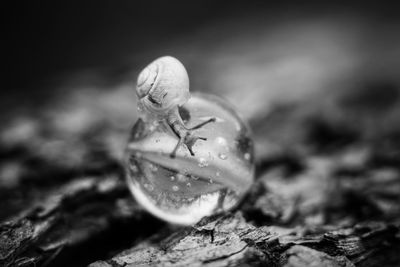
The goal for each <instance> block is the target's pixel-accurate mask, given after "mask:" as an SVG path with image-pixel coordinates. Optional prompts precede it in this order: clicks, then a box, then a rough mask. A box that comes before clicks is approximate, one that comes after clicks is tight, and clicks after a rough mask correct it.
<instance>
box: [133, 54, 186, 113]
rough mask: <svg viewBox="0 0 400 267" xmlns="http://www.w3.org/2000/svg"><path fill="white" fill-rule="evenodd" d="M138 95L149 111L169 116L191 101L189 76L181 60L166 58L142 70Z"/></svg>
mask: <svg viewBox="0 0 400 267" xmlns="http://www.w3.org/2000/svg"><path fill="white" fill-rule="evenodd" d="M136 93H137V95H138V97H139V99H140V102H141V103H142V105H143V106H144V107H146V108H147V110H149V111H150V112H154V113H156V114H159V115H160V114H161V115H163V114H167V113H168V112H169V111H170V110H172V109H174V108H177V107H178V106H181V105H183V104H184V103H186V102H187V101H188V100H189V98H190V93H189V76H188V74H187V72H186V69H185V67H184V66H183V64H182V63H181V62H180V61H179V60H177V59H176V58H174V57H170V56H164V57H161V58H158V59H156V60H154V61H153V62H152V63H150V64H149V65H148V66H147V67H146V68H145V69H144V70H142V72H141V73H140V74H139V76H138V80H137V86H136Z"/></svg>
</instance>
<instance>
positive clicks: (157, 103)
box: [136, 56, 215, 158]
mask: <svg viewBox="0 0 400 267" xmlns="http://www.w3.org/2000/svg"><path fill="white" fill-rule="evenodd" d="M136 94H137V96H138V98H139V105H141V106H142V110H144V112H145V113H147V115H149V113H150V115H153V117H154V116H155V117H156V118H157V119H158V120H160V119H161V120H163V121H164V122H165V123H166V124H167V125H168V126H169V127H170V129H171V130H172V132H173V133H174V134H175V135H176V136H177V138H178V143H177V144H176V146H175V148H174V149H173V151H172V152H171V154H170V156H171V157H172V158H173V157H175V155H176V151H177V150H178V148H179V147H180V146H181V145H182V144H184V145H185V146H186V147H187V148H188V150H189V152H190V154H191V155H192V156H194V155H195V153H194V152H193V145H194V144H195V143H196V141H197V140H204V141H206V140H207V139H206V138H205V137H200V136H197V135H195V134H194V133H193V131H194V130H196V129H199V128H201V127H202V126H204V125H206V124H208V123H210V122H215V118H210V119H209V120H207V121H205V122H202V123H200V124H198V125H196V126H194V127H191V128H187V127H186V126H185V124H184V123H183V120H182V118H181V116H180V114H179V110H178V108H179V107H180V106H182V105H183V104H185V103H186V102H187V101H188V100H189V98H190V93H189V76H188V74H187V71H186V69H185V67H184V66H183V64H182V63H181V62H180V61H179V60H177V59H176V58H173V57H170V56H164V57H161V58H158V59H156V60H154V61H153V62H152V63H150V64H149V65H148V66H147V67H146V68H144V69H143V70H142V71H141V72H140V74H139V76H138V80H137V86H136ZM150 117H152V116H150Z"/></svg>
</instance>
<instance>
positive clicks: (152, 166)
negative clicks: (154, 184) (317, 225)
mask: <svg viewBox="0 0 400 267" xmlns="http://www.w3.org/2000/svg"><path fill="white" fill-rule="evenodd" d="M150 170H151V171H152V172H156V171H158V168H157V166H156V165H154V164H151V165H150Z"/></svg>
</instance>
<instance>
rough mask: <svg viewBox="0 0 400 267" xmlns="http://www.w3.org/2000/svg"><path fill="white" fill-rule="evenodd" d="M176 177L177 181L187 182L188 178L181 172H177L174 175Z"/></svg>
mask: <svg viewBox="0 0 400 267" xmlns="http://www.w3.org/2000/svg"><path fill="white" fill-rule="evenodd" d="M176 179H177V180H178V182H180V183H185V182H187V180H188V178H187V177H186V176H185V175H183V174H181V173H178V174H177V175H176Z"/></svg>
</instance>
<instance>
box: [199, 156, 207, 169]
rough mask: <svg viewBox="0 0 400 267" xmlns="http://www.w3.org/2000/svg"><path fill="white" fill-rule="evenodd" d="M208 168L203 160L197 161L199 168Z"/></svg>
mask: <svg viewBox="0 0 400 267" xmlns="http://www.w3.org/2000/svg"><path fill="white" fill-rule="evenodd" d="M207 166H208V161H207V160H206V159H205V158H200V159H199V167H200V168H203V167H207Z"/></svg>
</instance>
